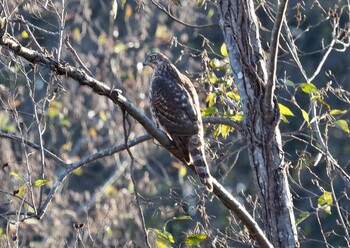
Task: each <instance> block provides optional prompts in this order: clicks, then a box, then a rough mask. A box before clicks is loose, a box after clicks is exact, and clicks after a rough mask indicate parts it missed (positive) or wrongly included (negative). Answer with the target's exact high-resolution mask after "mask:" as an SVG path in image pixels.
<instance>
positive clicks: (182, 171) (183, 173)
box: [179, 166, 187, 178]
mask: <svg viewBox="0 0 350 248" xmlns="http://www.w3.org/2000/svg"><path fill="white" fill-rule="evenodd" d="M186 175H187V168H186V166H181V167H180V169H179V176H180V177H182V178H183V177H185V176H186Z"/></svg>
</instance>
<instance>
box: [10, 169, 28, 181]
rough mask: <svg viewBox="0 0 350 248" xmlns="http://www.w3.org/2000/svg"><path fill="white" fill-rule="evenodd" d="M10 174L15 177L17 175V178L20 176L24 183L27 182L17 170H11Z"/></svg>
mask: <svg viewBox="0 0 350 248" xmlns="http://www.w3.org/2000/svg"><path fill="white" fill-rule="evenodd" d="M10 175H11V176H14V177H17V178H18V179H19V180H21V181H22V182H23V183H26V180H25V178H24V177H23V176H22V175H20V174H18V173H17V172H13V171H11V172H10Z"/></svg>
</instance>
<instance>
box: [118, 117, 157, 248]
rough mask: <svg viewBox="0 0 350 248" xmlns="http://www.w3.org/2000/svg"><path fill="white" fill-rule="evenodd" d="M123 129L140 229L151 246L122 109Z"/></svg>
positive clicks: (126, 118) (125, 119)
mask: <svg viewBox="0 0 350 248" xmlns="http://www.w3.org/2000/svg"><path fill="white" fill-rule="evenodd" d="M126 122H128V127H126ZM123 130H124V139H125V148H126V151H127V152H128V154H129V157H130V159H131V164H130V175H131V181H132V184H133V186H134V192H135V199H136V205H137V209H138V212H139V215H140V219H141V225H142V230H143V233H144V237H145V241H146V245H147V247H148V248H151V245H150V243H149V240H148V235H147V228H146V223H145V217H144V215H143V211H142V207H141V203H140V195H139V191H138V188H137V182H136V179H135V174H134V172H135V159H134V156H133V155H132V153H131V151H130V148H129V146H128V138H129V135H130V121H129V120H128V116H127V113H125V111H123Z"/></svg>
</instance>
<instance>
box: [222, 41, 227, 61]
mask: <svg viewBox="0 0 350 248" xmlns="http://www.w3.org/2000/svg"><path fill="white" fill-rule="evenodd" d="M220 52H221V54H222V56H224V57H225V58H228V52H227V47H226V44H225V43H222V45H221V47H220Z"/></svg>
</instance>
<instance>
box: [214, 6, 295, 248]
mask: <svg viewBox="0 0 350 248" xmlns="http://www.w3.org/2000/svg"><path fill="white" fill-rule="evenodd" d="M218 11H219V17H220V27H221V29H222V31H223V34H224V37H225V43H226V46H227V50H228V53H229V59H230V63H231V68H232V71H233V74H234V78H235V83H236V85H237V87H238V90H239V93H240V96H241V104H242V110H243V113H244V119H243V130H244V135H245V137H246V140H247V144H248V154H249V160H250V165H251V168H252V170H253V176H254V181H255V185H256V189H257V192H258V195H259V200H260V204H261V211H262V213H261V215H262V221H263V223H264V228H263V229H264V230H265V232H266V235H267V237H268V239H269V240H270V241H271V243H272V244H273V245H274V247H283V248H285V247H299V243H298V237H297V230H296V224H295V218H294V213H293V202H292V197H291V194H290V191H289V184H288V180H287V169H288V168H287V165H286V163H285V161H284V154H283V150H282V145H281V135H280V130H279V127H278V124H279V120H280V115H279V109H278V105H277V101H276V100H275V98H272V100H271V101H270V102H268V101H265V94H266V93H267V91H268V90H267V87H266V86H267V85H268V82H267V81H268V79H267V78H268V77H267V67H266V62H265V61H264V59H263V58H262V56H261V54H262V48H261V43H260V37H259V29H258V21H257V17H256V15H255V11H254V5H253V1H252V0H246V1H239V0H220V1H219V2H218ZM271 83H274V82H271ZM272 91H273V88H272ZM270 93H271V92H270ZM272 93H273V92H272Z"/></svg>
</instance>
